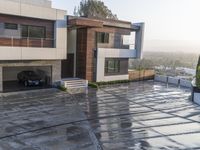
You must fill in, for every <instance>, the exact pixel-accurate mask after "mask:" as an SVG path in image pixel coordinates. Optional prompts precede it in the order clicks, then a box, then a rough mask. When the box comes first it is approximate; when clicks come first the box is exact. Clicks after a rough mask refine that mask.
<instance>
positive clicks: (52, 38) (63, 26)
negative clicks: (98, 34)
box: [0, 0, 67, 91]
mask: <svg viewBox="0 0 200 150" xmlns="http://www.w3.org/2000/svg"><path fill="white" fill-rule="evenodd" d="M66 56H67V20H66V11H64V10H58V9H54V8H52V7H51V2H50V1H48V0H0V91H3V90H4V88H5V87H6V84H9V82H13V81H16V80H17V74H18V73H19V72H20V71H23V70H34V71H36V72H38V73H40V74H41V75H43V76H44V78H45V79H48V80H47V82H48V83H46V84H50V85H51V84H53V83H54V82H57V81H60V80H61V60H63V59H66ZM16 84H17V83H16Z"/></svg>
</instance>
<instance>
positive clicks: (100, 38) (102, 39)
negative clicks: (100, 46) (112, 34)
mask: <svg viewBox="0 0 200 150" xmlns="http://www.w3.org/2000/svg"><path fill="white" fill-rule="evenodd" d="M97 42H98V43H109V33H105V32H98V33H97Z"/></svg>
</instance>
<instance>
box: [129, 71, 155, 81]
mask: <svg viewBox="0 0 200 150" xmlns="http://www.w3.org/2000/svg"><path fill="white" fill-rule="evenodd" d="M128 73H129V80H147V79H154V76H155V71H154V70H140V71H138V70H129V72H128Z"/></svg>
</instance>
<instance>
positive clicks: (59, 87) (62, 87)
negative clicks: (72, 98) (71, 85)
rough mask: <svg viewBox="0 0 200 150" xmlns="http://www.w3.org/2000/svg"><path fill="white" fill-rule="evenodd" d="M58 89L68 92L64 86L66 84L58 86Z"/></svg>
mask: <svg viewBox="0 0 200 150" xmlns="http://www.w3.org/2000/svg"><path fill="white" fill-rule="evenodd" d="M58 89H59V90H61V91H64V92H66V91H67V88H66V87H64V86H58Z"/></svg>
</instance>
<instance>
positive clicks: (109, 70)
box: [104, 58, 121, 75]
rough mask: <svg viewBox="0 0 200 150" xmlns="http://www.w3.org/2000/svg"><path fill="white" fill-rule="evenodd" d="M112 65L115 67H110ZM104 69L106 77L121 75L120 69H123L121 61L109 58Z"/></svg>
mask: <svg viewBox="0 0 200 150" xmlns="http://www.w3.org/2000/svg"><path fill="white" fill-rule="evenodd" d="M109 63H110V64H109ZM112 63H113V64H112ZM110 65H113V66H112V67H110ZM104 69H105V71H104V72H105V75H115V74H120V69H121V65H120V59H118V58H107V59H105V66H104Z"/></svg>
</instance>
